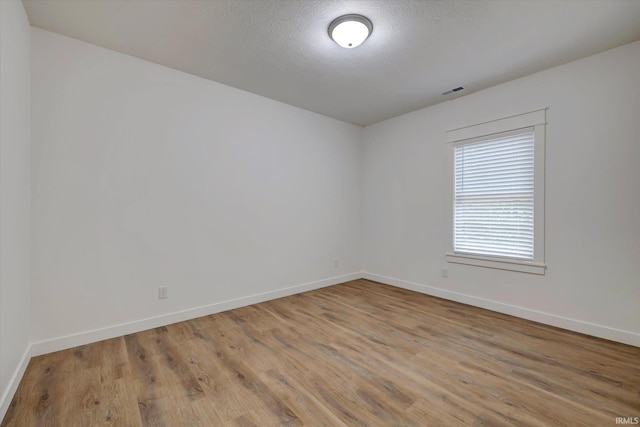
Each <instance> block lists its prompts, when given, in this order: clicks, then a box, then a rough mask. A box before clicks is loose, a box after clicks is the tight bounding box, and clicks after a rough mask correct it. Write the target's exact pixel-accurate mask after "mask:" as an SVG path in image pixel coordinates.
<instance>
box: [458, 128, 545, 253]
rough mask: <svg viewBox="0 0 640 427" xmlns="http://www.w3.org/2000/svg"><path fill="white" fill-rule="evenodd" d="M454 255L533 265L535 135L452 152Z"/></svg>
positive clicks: (529, 132)
mask: <svg viewBox="0 0 640 427" xmlns="http://www.w3.org/2000/svg"><path fill="white" fill-rule="evenodd" d="M454 174H455V178H454V179H455V182H454V218H453V220H454V227H453V229H454V242H453V243H454V252H455V253H459V254H472V255H483V256H493V257H503V258H514V259H520V260H529V261H533V259H534V129H533V128H527V129H521V130H518V131H513V132H506V133H501V134H494V135H491V136H488V137H483V138H479V139H476V140H473V141H471V142H461V143H458V144H457V145H456V146H455V148H454Z"/></svg>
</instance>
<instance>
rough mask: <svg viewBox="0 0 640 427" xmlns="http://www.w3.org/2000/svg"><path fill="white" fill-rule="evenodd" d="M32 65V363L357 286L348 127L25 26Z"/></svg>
mask: <svg viewBox="0 0 640 427" xmlns="http://www.w3.org/2000/svg"><path fill="white" fill-rule="evenodd" d="M32 53H33V64H32V88H31V89H32V107H33V108H32V117H33V127H32V144H33V148H32V150H33V154H32V167H33V188H32V191H33V201H34V214H33V215H34V218H33V232H34V248H33V299H32V302H33V306H32V313H33V317H32V339H33V341H34V342H35V343H34V353H41V352H45V351H51V350H55V349H59V348H63V347H67V346H71V345H76V344H78V343H82V342H88V341H93V340H96V339H100V338H104V337H106V336H115V335H119V334H122V333H124V332H130V331H132V330H137V329H141V328H144V327H150V326H154V325H158V324H166V323H168V322H170V321H177V320H181V319H182V318H186V317H193V316H196V315H202V314H206V313H207V312H212V311H216V310H219V309H222V308H228V307H231V306H234V305H243V304H247V303H251V302H254V301H257V300H261V299H265V298H268V297H276V296H280V295H284V294H288V293H294V292H298V291H302V290H304V289H308V288H313V287H318V286H322V285H327V284H330V283H338V282H341V281H344V280H348V279H350V278H354V277H357V276H358V275H356V276H350V275H349V274H351V273H357V272H359V271H360V259H359V239H360V235H359V217H360V212H359V209H360V202H359V194H360V175H361V174H360V168H359V165H360V155H361V153H360V141H361V134H362V129H361V128H359V127H356V126H353V125H349V124H346V123H344V122H340V121H337V120H334V119H330V118H327V117H324V116H320V115H318V114H314V113H310V112H307V111H304V110H301V109H298V108H295V107H291V106H289V105H286V104H282V103H279V102H275V101H272V100H269V99H266V98H262V97H259V96H256V95H253V94H250V93H247V92H243V91H240V90H237V89H234V88H230V87H228V86H224V85H221V84H218V83H214V82H211V81H208V80H204V79H201V78H198V77H194V76H191V75H188V74H185V73H182V72H179V71H175V70H171V69H168V68H165V67H162V66H159V65H155V64H152V63H149V62H145V61H142V60H139V59H136V58H133V57H130V56H126V55H123V54H120V53H117V52H114V51H109V50H106V49H102V48H99V47H96V46H93V45H90V44H87V43H84V42H80V41H77V40H74V39H70V38H67V37H64V36H60V35H57V34H54V33H50V32H47V31H43V30H40V29H36V28H34V29H33V30H32ZM203 54H206V53H205V52H203ZM334 259H338V261H339V266H338V267H337V268H336V267H334V261H333V260H334ZM299 285H303V286H300V287H298V288H294V289H289V290H282V289H283V288H287V287H294V286H299ZM160 286H168V288H169V298H168V299H166V300H158V297H157V295H158V287H160ZM263 293H267V295H259V294H263ZM233 299H240V300H237V301H232V302H231V303H225V301H229V300H233ZM212 304H214V305H213V306H211V305H212ZM215 304H219V305H215ZM201 306H207V307H204V308H203V309H198V307H201ZM185 310H186V312H184V311H185ZM176 312H182V313H181V314H177V315H170V314H171V313H176ZM167 315H169V316H167ZM158 316H160V317H158ZM163 316H164V317H163ZM154 317H155V319H152V320H145V319H148V318H154ZM128 322H133V323H128ZM118 325H119V326H118ZM102 328H107V330H101V329H102ZM74 334H79V335H75V336H74ZM68 335H71V336H68Z"/></svg>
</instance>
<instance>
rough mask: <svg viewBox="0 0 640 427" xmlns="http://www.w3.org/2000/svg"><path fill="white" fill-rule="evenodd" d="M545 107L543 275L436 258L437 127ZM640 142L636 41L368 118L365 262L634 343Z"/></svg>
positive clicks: (486, 302)
mask: <svg viewBox="0 0 640 427" xmlns="http://www.w3.org/2000/svg"><path fill="white" fill-rule="evenodd" d="M461 83H464V82H461ZM544 107H548V108H549V110H548V112H547V121H548V125H547V139H546V153H547V154H546V169H547V170H546V263H547V266H548V271H547V274H546V275H545V276H536V275H528V274H523V273H515V272H507V271H500V270H492V269H486V268H481V267H472V266H463V265H456V264H446V262H445V259H444V255H445V251H446V249H447V241H448V240H447V239H448V238H449V235H448V230H447V229H446V220H445V215H446V212H447V210H446V205H445V201H446V192H447V191H449V189H448V188H447V186H446V182H447V180H446V159H447V144H446V143H445V138H446V137H445V131H447V130H449V129H455V128H458V127H461V126H465V125H470V124H476V123H480V122H484V121H488V120H493V119H497V118H502V117H506V116H510V115H513V114H518V113H523V112H528V111H532V110H535V109H539V108H544ZM639 141H640V42H636V43H633V44H630V45H626V46H623V47H620V48H617V49H614V50H610V51H607V52H604V53H601V54H598V55H595V56H592V57H589V58H586V59H583V60H579V61H576V62H572V63H569V64H566V65H562V66H559V67H556V68H553V69H550V70H547V71H543V72H540V73H537V74H534V75H531V76H529V77H526V78H522V79H519V80H516V81H512V82H509V83H505V84H502V85H499V86H496V87H493V88H490V89H487V90H484V91H481V92H478V93H474V94H471V95H468V96H465V97H462V98H459V99H456V100H453V101H450V102H446V103H443V104H439V105H436V106H434V107H431V108H426V109H423V110H420V111H416V112H413V113H410V114H407V115H404V116H401V117H397V118H394V119H391V120H387V121H385V122H381V123H378V124H376V125H372V126H369V127H367V128H365V145H364V148H363V150H364V153H363V156H364V160H363V162H364V163H363V174H364V177H363V184H362V185H363V192H364V195H363V208H362V211H363V212H364V224H363V236H364V237H363V251H362V253H363V255H362V256H363V269H364V270H365V271H366V272H367V277H370V278H373V279H377V280H380V281H383V282H387V283H390V284H396V285H400V286H404V287H408V288H412V289H416V290H420V291H423V292H426V293H431V294H434V295H439V296H443V297H446V298H451V299H454V300H459V301H463V302H468V303H471V304H475V305H480V306H484V307H488V308H492V309H494V310H498V311H503V312H507V313H512V314H516V315H519V316H522V317H527V318H531V319H535V320H540V321H544V322H547V323H551V324H555V325H559V326H563V327H566V328H570V329H574V330H578V331H583V332H588V333H592V334H595V335H599V336H603V337H607V338H612V339H617V340H621V341H624V342H629V343H634V344H635V345H640V309H639V307H640V166H639V165H640V143H639ZM442 267H446V268H448V270H449V278H448V279H444V278H441V277H440V276H441V268H442Z"/></svg>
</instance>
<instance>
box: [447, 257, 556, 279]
mask: <svg viewBox="0 0 640 427" xmlns="http://www.w3.org/2000/svg"><path fill="white" fill-rule="evenodd" d="M447 262H451V263H454V264H466V265H474V266H476V267H486V268H496V269H499V270H508V271H519V272H521V273H529V274H539V275H544V273H545V270H546V269H547V266H546V265H544V264H540V263H537V262H529V261H518V260H507V259H496V258H489V257H480V256H474V255H462V254H453V253H447Z"/></svg>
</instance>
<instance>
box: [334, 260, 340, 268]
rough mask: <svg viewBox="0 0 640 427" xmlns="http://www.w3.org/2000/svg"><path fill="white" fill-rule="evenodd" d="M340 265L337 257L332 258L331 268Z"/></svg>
mask: <svg viewBox="0 0 640 427" xmlns="http://www.w3.org/2000/svg"><path fill="white" fill-rule="evenodd" d="M338 267H340V262H339V261H338V258H336V259H334V260H333V268H338Z"/></svg>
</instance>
